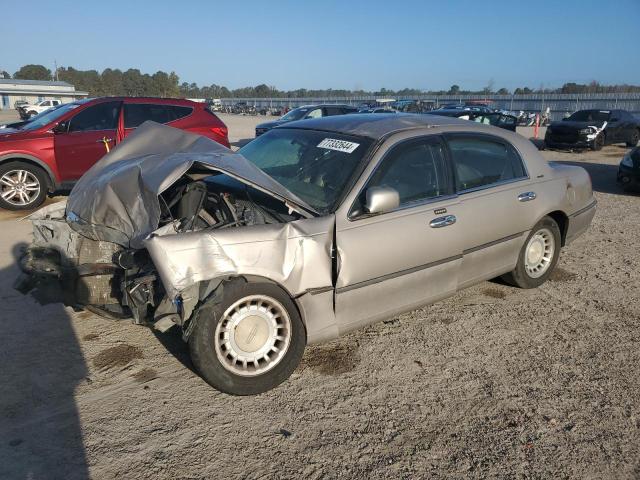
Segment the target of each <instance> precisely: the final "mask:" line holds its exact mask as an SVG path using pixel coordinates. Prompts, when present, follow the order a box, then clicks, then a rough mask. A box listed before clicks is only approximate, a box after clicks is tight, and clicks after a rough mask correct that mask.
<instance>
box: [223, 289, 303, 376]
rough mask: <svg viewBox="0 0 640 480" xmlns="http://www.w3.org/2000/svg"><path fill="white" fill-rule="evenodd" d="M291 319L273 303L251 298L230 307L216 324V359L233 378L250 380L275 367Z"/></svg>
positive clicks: (261, 297)
mask: <svg viewBox="0 0 640 480" xmlns="http://www.w3.org/2000/svg"><path fill="white" fill-rule="evenodd" d="M290 341H291V319H290V318H289V314H288V313H287V311H286V309H285V308H284V307H283V306H282V304H281V303H280V302H278V301H277V300H275V299H273V298H271V297H268V296H266V295H251V296H248V297H244V298H242V299H240V300H238V301H237V302H236V303H234V304H233V305H231V306H230V307H229V308H228V309H227V310H226V312H224V315H223V316H222V318H221V319H220V321H219V322H218V325H217V327H216V334H215V347H216V355H217V356H218V360H219V361H220V363H221V364H222V366H223V367H224V368H225V369H227V370H229V371H230V372H232V373H235V374H236V375H242V376H245V377H252V376H256V375H260V374H263V373H265V372H267V371H268V370H271V369H272V368H273V367H275V366H276V365H277V364H278V363H280V361H281V360H282V358H283V357H284V355H285V354H286V353H287V349H288V348H289V343H290Z"/></svg>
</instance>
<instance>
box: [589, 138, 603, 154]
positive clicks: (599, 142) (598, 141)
mask: <svg viewBox="0 0 640 480" xmlns="http://www.w3.org/2000/svg"><path fill="white" fill-rule="evenodd" d="M604 143H605V138H604V133H600V134H598V136H597V137H596V138H594V139H593V143H592V144H591V150H594V151H596V152H597V151H598V150H602V147H604Z"/></svg>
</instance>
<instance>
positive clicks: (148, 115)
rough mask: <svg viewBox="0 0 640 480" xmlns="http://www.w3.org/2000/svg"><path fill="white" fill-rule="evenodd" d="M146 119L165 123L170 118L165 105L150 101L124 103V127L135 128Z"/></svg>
mask: <svg viewBox="0 0 640 480" xmlns="http://www.w3.org/2000/svg"><path fill="white" fill-rule="evenodd" d="M147 120H151V121H153V122H157V123H167V122H169V121H171V120H172V118H170V117H169V111H168V110H167V108H166V105H154V104H150V103H125V104H124V128H136V127H139V126H140V125H141V124H142V123H144V122H146V121H147Z"/></svg>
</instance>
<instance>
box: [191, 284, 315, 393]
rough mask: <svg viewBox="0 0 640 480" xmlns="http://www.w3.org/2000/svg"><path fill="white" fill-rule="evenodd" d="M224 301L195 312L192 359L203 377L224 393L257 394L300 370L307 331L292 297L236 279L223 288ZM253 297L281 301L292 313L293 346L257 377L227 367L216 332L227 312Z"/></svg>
mask: <svg viewBox="0 0 640 480" xmlns="http://www.w3.org/2000/svg"><path fill="white" fill-rule="evenodd" d="M223 288H224V290H223V294H222V300H221V301H220V302H219V303H215V300H214V299H209V300H206V301H205V302H203V303H202V304H201V305H200V306H199V307H197V309H196V311H195V312H194V318H193V321H195V322H196V323H195V326H194V329H193V331H192V333H191V335H190V337H189V351H190V353H191V359H192V361H193V363H194V365H195V367H196V369H197V370H198V372H200V374H201V375H202V378H204V380H205V381H206V382H207V383H209V384H210V385H211V386H213V387H214V388H216V389H217V390H220V391H221V392H224V393H228V394H231V395H256V394H259V393H263V392H266V391H267V390H271V389H272V388H274V387H276V386H278V385H279V384H280V383H282V382H284V381H285V380H286V379H287V378H289V376H290V375H291V374H292V373H293V371H294V370H295V369H296V367H297V366H298V364H299V363H300V360H301V359H302V354H303V353H304V349H305V346H306V332H305V328H304V325H303V323H302V319H301V318H300V314H299V312H298V309H297V307H296V305H295V304H294V303H293V301H292V300H291V298H290V297H289V295H288V294H287V293H286V292H285V291H284V290H282V289H281V288H280V287H278V286H277V285H274V284H271V283H253V282H245V281H244V280H235V281H231V282H228V283H225V284H224V286H223ZM251 295H263V296H268V297H271V298H272V299H274V300H276V301H278V302H279V303H280V304H281V305H282V306H283V307H284V308H285V309H286V311H287V313H288V314H289V318H290V322H291V334H290V342H289V347H288V348H287V350H286V353H285V354H284V356H283V357H282V359H281V360H280V361H279V362H278V363H277V364H275V366H274V367H273V368H271V369H270V370H268V371H266V372H265V373H262V374H258V375H255V376H250V377H247V376H242V375H238V374H236V373H233V372H232V371H230V370H228V369H227V368H225V366H223V364H222V362H221V360H220V359H219V357H218V354H217V353H216V348H215V340H216V339H215V332H216V327H217V326H218V322H219V321H220V320H221V319H222V317H223V315H224V313H225V312H226V311H227V309H228V308H230V307H231V306H232V305H234V304H235V303H236V302H237V301H238V300H241V299H243V298H245V297H248V296H251Z"/></svg>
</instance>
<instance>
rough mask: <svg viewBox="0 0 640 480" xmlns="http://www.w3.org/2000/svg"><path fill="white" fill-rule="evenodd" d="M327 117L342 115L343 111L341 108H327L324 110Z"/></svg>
mask: <svg viewBox="0 0 640 480" xmlns="http://www.w3.org/2000/svg"><path fill="white" fill-rule="evenodd" d="M324 110H325V112H326V115H327V116H331V115H342V109H341V108H340V107H325V108H324Z"/></svg>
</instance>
